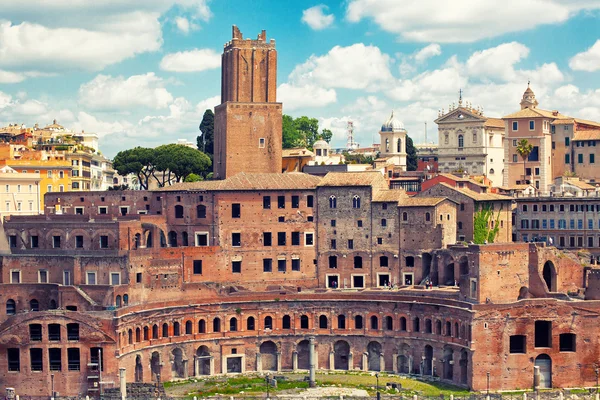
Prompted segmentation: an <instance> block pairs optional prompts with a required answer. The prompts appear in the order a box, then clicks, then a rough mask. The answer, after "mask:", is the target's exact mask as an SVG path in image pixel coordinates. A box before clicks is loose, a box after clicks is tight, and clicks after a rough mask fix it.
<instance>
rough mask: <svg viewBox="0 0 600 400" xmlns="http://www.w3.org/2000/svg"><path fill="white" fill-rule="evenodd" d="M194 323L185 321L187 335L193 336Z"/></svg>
mask: <svg viewBox="0 0 600 400" xmlns="http://www.w3.org/2000/svg"><path fill="white" fill-rule="evenodd" d="M192 326H193V325H192V321H185V334H186V335H191V334H192Z"/></svg>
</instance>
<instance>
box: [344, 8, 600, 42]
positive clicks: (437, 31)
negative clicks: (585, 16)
mask: <svg viewBox="0 0 600 400" xmlns="http://www.w3.org/2000/svg"><path fill="white" fill-rule="evenodd" d="M598 8H600V3H598V2H597V1H571V2H565V1H561V0H508V2H506V1H505V2H499V1H476V2H474V1H471V0H454V1H451V2H440V1H438V0H420V1H413V0H350V2H349V4H348V8H347V10H346V18H347V19H348V20H349V21H351V22H358V21H360V20H362V19H366V18H369V19H372V20H374V21H375V22H376V23H377V24H378V25H379V26H380V27H381V28H382V29H383V30H385V31H388V32H391V33H395V34H398V35H399V36H400V37H401V38H403V39H406V40H412V41H419V42H442V43H451V42H475V41H477V40H480V39H485V38H491V37H496V36H499V35H502V34H505V33H510V32H519V31H523V30H529V29H532V28H535V27H536V26H538V25H543V24H556V23H561V22H564V21H566V20H567V19H569V18H570V17H571V16H573V15H574V14H576V13H578V12H579V11H581V10H584V9H598ZM540 10H543V11H540ZM532 16H535V17H532ZM507 21H510V23H507Z"/></svg>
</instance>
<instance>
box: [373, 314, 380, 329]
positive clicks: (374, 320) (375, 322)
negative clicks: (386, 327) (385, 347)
mask: <svg viewBox="0 0 600 400" xmlns="http://www.w3.org/2000/svg"><path fill="white" fill-rule="evenodd" d="M371 329H375V330H377V329H379V319H378V318H377V317H376V316H374V315H372V316H371Z"/></svg>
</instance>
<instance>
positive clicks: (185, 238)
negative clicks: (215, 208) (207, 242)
mask: <svg viewBox="0 0 600 400" xmlns="http://www.w3.org/2000/svg"><path fill="white" fill-rule="evenodd" d="M181 245H182V246H184V247H187V246H189V245H190V240H189V237H188V233H187V232H186V231H183V232H181Z"/></svg>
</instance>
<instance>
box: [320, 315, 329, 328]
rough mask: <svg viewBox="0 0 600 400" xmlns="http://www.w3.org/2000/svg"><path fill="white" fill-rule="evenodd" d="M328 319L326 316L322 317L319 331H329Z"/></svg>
mask: <svg viewBox="0 0 600 400" xmlns="http://www.w3.org/2000/svg"><path fill="white" fill-rule="evenodd" d="M327 325H328V323H327V317H326V316H325V315H321V316H320V317H319V329H327V327H328V326H327Z"/></svg>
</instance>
